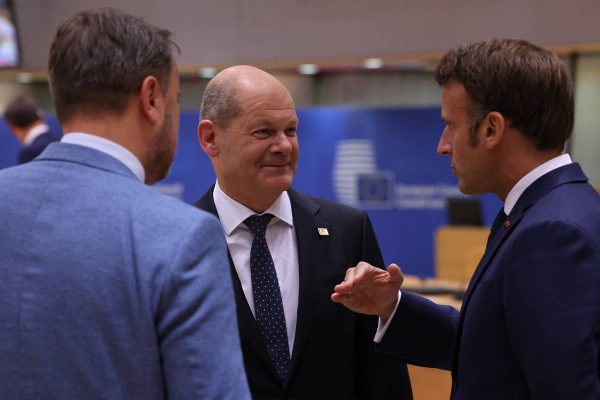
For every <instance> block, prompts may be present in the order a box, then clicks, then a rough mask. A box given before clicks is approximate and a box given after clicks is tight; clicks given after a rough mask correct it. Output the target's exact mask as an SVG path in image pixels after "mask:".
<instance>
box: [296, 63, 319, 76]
mask: <svg viewBox="0 0 600 400" xmlns="http://www.w3.org/2000/svg"><path fill="white" fill-rule="evenodd" d="M317 72H319V66H318V65H317V64H300V65H299V66H298V73H299V74H302V75H315V74H316V73H317Z"/></svg>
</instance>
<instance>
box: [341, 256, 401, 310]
mask: <svg viewBox="0 0 600 400" xmlns="http://www.w3.org/2000/svg"><path fill="white" fill-rule="evenodd" d="M403 281H404V277H403V276H402V271H400V267H398V266H397V265H396V264H390V265H389V267H388V269H387V271H386V270H383V269H380V268H376V267H374V266H372V265H370V264H368V263H366V262H363V261H361V262H359V263H358V265H357V266H356V267H353V268H349V269H348V271H346V277H345V279H344V281H343V282H342V283H340V284H339V285H336V286H335V288H334V290H335V293H333V294H332V295H331V300H332V301H334V302H336V303H341V304H343V305H344V306H345V307H347V308H348V309H350V310H352V311H354V312H357V313H361V314H369V315H378V316H379V317H380V318H382V319H383V320H384V321H386V320H387V319H388V318H389V316H390V315H391V314H392V312H393V311H394V308H395V307H396V303H397V301H398V291H399V290H400V287H401V286H402V282H403Z"/></svg>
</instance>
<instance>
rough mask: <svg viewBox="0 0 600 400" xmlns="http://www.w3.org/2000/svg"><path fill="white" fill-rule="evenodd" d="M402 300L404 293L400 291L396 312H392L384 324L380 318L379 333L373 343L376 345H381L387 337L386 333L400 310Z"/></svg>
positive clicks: (376, 333)
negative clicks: (384, 337)
mask: <svg viewBox="0 0 600 400" xmlns="http://www.w3.org/2000/svg"><path fill="white" fill-rule="evenodd" d="M401 298H402V291H401V290H398V301H397V302H396V307H394V311H392V313H391V314H390V317H389V318H388V320H387V321H386V322H385V324H384V323H383V320H382V319H381V318H379V323H378V325H377V332H375V338H374V339H373V341H374V342H375V343H381V341H382V340H383V336H384V335H385V332H386V331H387V328H388V326H390V322H391V321H392V318H394V314H396V310H397V309H398V304H400V299H401Z"/></svg>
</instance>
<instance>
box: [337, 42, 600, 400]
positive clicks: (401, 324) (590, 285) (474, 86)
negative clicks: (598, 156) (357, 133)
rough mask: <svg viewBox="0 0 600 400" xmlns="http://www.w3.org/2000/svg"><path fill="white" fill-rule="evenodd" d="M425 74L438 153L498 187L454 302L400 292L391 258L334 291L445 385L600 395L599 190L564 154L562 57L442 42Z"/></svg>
mask: <svg viewBox="0 0 600 400" xmlns="http://www.w3.org/2000/svg"><path fill="white" fill-rule="evenodd" d="M435 75H436V79H437V81H438V83H439V84H440V85H441V86H442V119H443V120H444V122H445V123H446V127H445V129H444V132H443V133H442V136H441V139H440V142H439V146H438V153H439V154H441V155H449V156H451V166H452V169H453V171H454V173H455V174H456V175H457V176H458V184H459V188H460V190H461V191H463V192H464V193H468V194H481V193H494V194H496V195H497V196H498V197H499V198H500V199H502V200H503V201H504V207H503V209H502V210H500V212H499V213H498V216H497V218H496V220H495V221H494V224H493V226H492V231H491V233H490V237H489V239H488V243H487V247H486V251H485V254H484V256H483V258H482V260H481V262H480V263H479V266H478V267H477V270H476V271H475V273H474V275H473V278H472V279H471V282H470V284H469V288H468V289H467V293H466V296H465V299H464V301H463V305H462V310H461V312H460V314H459V313H458V312H456V311H455V310H453V309H452V308H450V307H443V306H437V305H435V304H433V303H431V302H429V301H427V300H425V299H423V298H420V297H418V296H415V295H411V294H409V293H406V292H401V293H400V294H399V292H398V289H399V288H400V285H401V284H402V275H401V273H400V270H399V268H398V266H397V265H395V264H392V265H390V266H389V267H388V271H387V272H385V271H382V270H379V269H376V268H374V267H372V266H370V265H369V264H367V263H361V264H359V265H358V266H357V267H356V268H351V269H350V270H349V271H348V273H347V276H346V278H345V279H346V281H345V282H344V283H343V284H340V285H338V286H337V287H336V289H335V290H336V293H334V294H333V295H332V298H333V300H334V301H336V302H340V303H342V304H344V305H346V306H347V307H349V308H350V309H352V310H355V311H358V312H364V313H367V314H377V315H379V316H380V317H381V318H382V322H386V325H384V326H383V327H382V330H381V331H380V332H378V338H377V339H376V340H377V341H380V344H379V347H378V350H379V351H381V352H383V353H386V354H391V355H394V356H397V357H399V358H400V359H402V360H404V361H406V362H409V363H415V364H420V365H425V366H429V367H436V368H444V369H451V370H452V374H453V385H452V398H453V399H477V400H478V399H486V400H488V399H540V400H541V399H544V400H547V399H578V400H580V399H598V398H600V373H599V367H600V196H599V195H598V193H597V192H596V191H595V190H594V189H593V187H592V186H591V185H590V184H589V183H588V182H587V181H588V179H587V177H586V176H585V174H584V173H583V171H582V170H581V168H580V166H579V165H578V164H577V163H573V162H571V159H570V157H569V155H568V154H562V151H563V148H564V145H565V141H566V140H567V139H568V138H569V136H570V134H571V130H572V127H573V113H574V106H573V87H572V83H571V80H570V77H569V74H568V72H567V68H566V67H565V65H564V64H563V63H562V62H561V61H560V60H559V59H558V58H557V57H556V55H554V54H552V53H550V52H549V51H547V50H544V49H542V48H539V47H537V46H535V45H533V44H531V43H528V42H526V41H522V40H490V41H487V42H479V43H474V44H470V45H466V46H462V47H459V48H457V49H454V50H451V51H450V52H448V53H447V54H446V55H444V57H443V58H442V60H441V62H440V64H439V65H438V67H437V69H436V73H435ZM386 329H387V331H386ZM381 336H383V338H381Z"/></svg>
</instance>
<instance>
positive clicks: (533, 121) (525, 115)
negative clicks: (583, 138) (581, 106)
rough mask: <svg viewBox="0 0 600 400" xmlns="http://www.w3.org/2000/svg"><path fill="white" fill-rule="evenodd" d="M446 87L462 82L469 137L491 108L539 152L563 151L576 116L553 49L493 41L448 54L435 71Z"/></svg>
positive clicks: (569, 88)
mask: <svg viewBox="0 0 600 400" xmlns="http://www.w3.org/2000/svg"><path fill="white" fill-rule="evenodd" d="M435 79H436V80H437V82H438V83H439V84H440V85H441V86H444V85H445V84H447V83H448V82H450V81H456V82H458V83H460V84H462V85H463V86H464V88H465V91H466V92H467V95H468V97H469V105H470V117H471V121H470V128H471V138H474V137H475V134H476V130H477V128H478V126H479V124H480V123H481V121H483V119H484V118H485V117H486V115H487V114H488V113H490V112H492V111H497V112H499V113H500V114H502V115H503V116H504V117H506V118H507V119H508V121H509V123H510V126H512V127H514V128H516V129H519V130H520V131H521V132H522V133H523V134H524V135H525V136H526V137H528V138H530V139H531V140H532V141H533V142H534V143H535V144H536V147H537V149H539V150H562V149H563V148H564V145H565V142H566V141H567V139H568V138H569V137H570V136H571V132H572V130H573V118H574V100H573V83H572V81H571V78H570V76H569V72H568V70H567V67H566V66H565V64H564V63H563V62H562V61H561V60H560V59H559V58H558V57H557V56H556V55H555V54H554V53H552V52H550V51H548V50H545V49H543V48H541V47H539V46H536V45H534V44H532V43H529V42H527V41H525V40H517V39H492V40H489V41H483V42H477V43H472V44H467V45H464V46H460V47H458V48H455V49H453V50H450V51H449V52H447V53H446V54H445V55H444V56H443V58H442V60H441V61H440V63H439V64H438V66H437V68H436V70H435Z"/></svg>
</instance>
